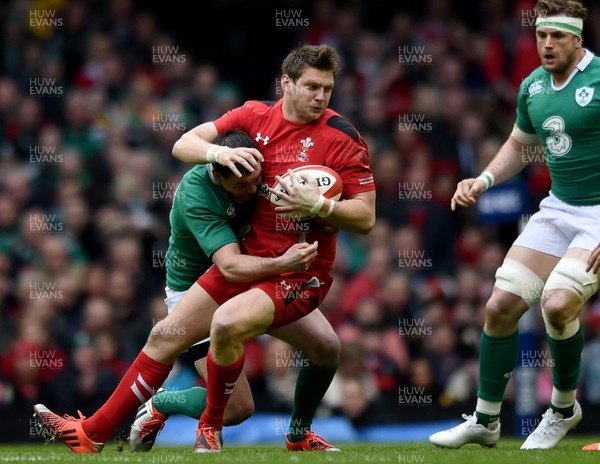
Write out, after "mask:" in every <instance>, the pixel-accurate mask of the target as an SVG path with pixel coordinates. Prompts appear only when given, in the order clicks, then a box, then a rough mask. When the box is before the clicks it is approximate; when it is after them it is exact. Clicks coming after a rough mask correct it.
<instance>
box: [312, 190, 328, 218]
mask: <svg viewBox="0 0 600 464" xmlns="http://www.w3.org/2000/svg"><path fill="white" fill-rule="evenodd" d="M323 203H325V196H324V195H320V196H319V199H318V200H317V201H316V203H315V204H314V205H313V206H312V208H311V209H310V214H318V212H319V210H320V209H321V208H322V207H323Z"/></svg>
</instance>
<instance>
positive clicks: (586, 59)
mask: <svg viewBox="0 0 600 464" xmlns="http://www.w3.org/2000/svg"><path fill="white" fill-rule="evenodd" d="M583 51H584V52H585V55H583V58H581V61H579V63H577V65H576V66H575V69H573V71H572V72H571V75H570V76H569V77H568V79H567V80H566V81H565V82H564V84H563V85H561V86H560V87H558V86H556V85H555V84H554V79H552V78H550V82H551V83H552V89H553V90H562V89H564V88H565V87H566V86H567V85H569V82H571V79H573V77H575V74H576V73H577V72H578V71H582V72H583V71H585V68H587V67H588V65H589V64H590V63H591V62H592V60H593V59H594V54H593V53H592V52H591V51H589V50H588V49H587V48H584V49H583Z"/></svg>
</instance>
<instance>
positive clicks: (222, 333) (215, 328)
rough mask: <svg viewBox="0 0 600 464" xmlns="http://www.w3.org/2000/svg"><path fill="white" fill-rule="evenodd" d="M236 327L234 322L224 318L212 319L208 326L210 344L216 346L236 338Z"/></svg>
mask: <svg viewBox="0 0 600 464" xmlns="http://www.w3.org/2000/svg"><path fill="white" fill-rule="evenodd" d="M236 331H237V329H236V325H235V323H234V321H232V320H231V319H228V318H224V317H213V320H212V323H211V325H210V342H211V344H213V345H215V346H218V345H220V344H221V343H224V342H225V343H226V342H227V341H229V340H232V339H235V338H236Z"/></svg>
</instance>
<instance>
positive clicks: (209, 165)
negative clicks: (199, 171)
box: [205, 163, 217, 185]
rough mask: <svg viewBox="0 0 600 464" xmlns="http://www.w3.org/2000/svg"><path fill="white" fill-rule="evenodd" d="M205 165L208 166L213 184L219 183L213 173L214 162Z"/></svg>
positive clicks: (207, 170)
mask: <svg viewBox="0 0 600 464" xmlns="http://www.w3.org/2000/svg"><path fill="white" fill-rule="evenodd" d="M205 166H206V172H207V173H208V177H210V180H212V182H213V184H215V185H217V181H216V180H215V175H214V174H213V165H212V163H207V164H206V165H205Z"/></svg>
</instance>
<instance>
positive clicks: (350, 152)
mask: <svg viewBox="0 0 600 464" xmlns="http://www.w3.org/2000/svg"><path fill="white" fill-rule="evenodd" d="M214 124H215V126H216V128H217V131H218V132H219V133H222V132H225V131H227V130H230V129H241V130H243V131H244V132H246V133H247V134H248V135H250V136H251V137H252V138H253V139H254V140H255V141H256V145H257V148H258V150H259V151H260V152H261V153H262V154H263V156H264V158H265V161H264V163H263V165H262V169H263V172H262V176H263V185H262V188H261V192H260V196H261V198H259V201H258V202H257V207H256V210H255V212H254V214H253V215H252V219H251V228H250V232H249V233H248V235H246V236H245V237H244V239H243V244H244V246H245V248H246V250H247V251H248V253H249V254H251V255H255V256H264V257H274V256H279V255H281V254H283V253H284V252H285V250H287V249H288V248H289V247H290V246H292V245H293V244H294V243H297V242H298V240H299V236H300V233H301V232H306V233H307V234H306V241H307V242H308V243H313V242H314V241H315V240H318V241H319V248H318V257H317V258H316V260H315V261H314V262H313V264H312V265H311V269H313V270H315V268H320V269H321V270H322V271H324V272H326V273H329V271H330V270H331V268H332V267H333V261H334V258H335V251H336V237H337V234H333V235H332V234H325V233H323V232H322V231H321V230H320V227H319V226H318V224H315V223H314V222H313V221H308V222H304V223H303V222H297V221H290V220H288V219H285V218H283V217H282V216H279V215H277V214H275V213H274V211H273V209H272V208H271V205H270V201H269V198H268V196H269V191H268V187H269V186H273V185H274V184H275V176H276V175H283V174H285V173H286V172H287V170H288V169H293V168H297V167H300V166H306V165H310V164H318V165H323V166H328V167H330V168H331V169H333V170H334V171H336V172H337V173H338V174H339V175H340V177H341V178H342V181H343V183H344V187H343V191H342V197H341V200H343V199H344V198H348V197H350V196H352V195H355V194H357V193H361V192H366V191H370V190H375V184H374V182H373V173H372V171H371V167H370V164H369V152H368V148H367V145H366V143H365V141H364V140H363V139H362V137H361V136H360V134H359V133H358V131H357V130H356V129H355V128H354V127H353V126H352V125H351V124H350V123H349V122H348V121H347V120H346V119H344V118H343V117H342V116H340V115H339V114H338V113H336V112H335V111H333V110H331V109H327V110H325V113H324V114H323V116H321V117H320V118H319V119H318V120H317V121H313V122H310V123H298V122H293V121H288V120H286V119H285V118H284V117H283V110H282V100H281V99H280V100H278V101H276V102H261V101H247V102H246V103H245V104H244V105H243V106H241V107H238V108H235V109H233V110H231V111H229V112H227V113H225V114H224V115H223V116H221V117H220V118H218V119H217V120H215V121H214Z"/></svg>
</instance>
